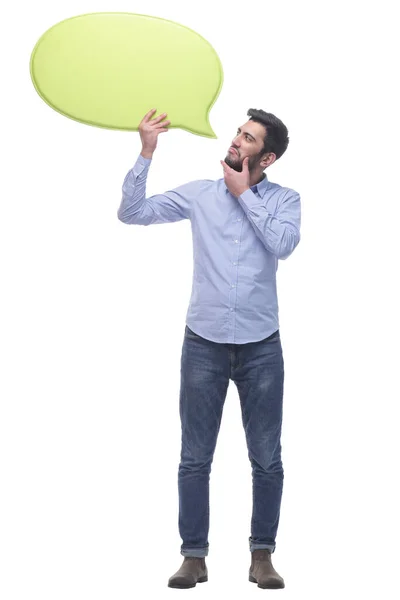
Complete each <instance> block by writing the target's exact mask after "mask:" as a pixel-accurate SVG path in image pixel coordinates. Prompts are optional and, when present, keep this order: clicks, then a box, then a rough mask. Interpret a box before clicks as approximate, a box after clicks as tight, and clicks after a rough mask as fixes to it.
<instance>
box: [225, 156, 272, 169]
mask: <svg viewBox="0 0 400 600" xmlns="http://www.w3.org/2000/svg"><path fill="white" fill-rule="evenodd" d="M262 155H263V151H261V152H259V153H258V154H256V155H255V156H251V157H250V158H249V162H248V164H247V167H248V169H249V172H250V173H251V171H252V170H253V169H254V167H255V166H256V164H257V162H258V161H259V159H260V158H261V156H262ZM243 160H244V159H243ZM243 160H241V159H240V158H239V156H238V155H237V154H232V153H230V152H228V154H227V155H226V157H225V162H226V164H227V165H228V167H231V169H233V170H234V171H237V172H238V173H241V172H242V171H243Z"/></svg>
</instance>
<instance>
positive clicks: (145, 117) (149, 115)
mask: <svg viewBox="0 0 400 600" xmlns="http://www.w3.org/2000/svg"><path fill="white" fill-rule="evenodd" d="M156 110H157V109H156V108H152V109H151V110H149V112H148V113H147V114H145V115H144V117H143V119H142V121H141V123H147V122H148V121H149V120H150V117H151V115H154V113H155V112H156Z"/></svg>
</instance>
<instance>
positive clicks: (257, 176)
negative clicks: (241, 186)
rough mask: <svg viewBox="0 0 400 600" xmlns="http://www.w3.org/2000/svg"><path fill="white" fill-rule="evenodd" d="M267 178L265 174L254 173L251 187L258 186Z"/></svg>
mask: <svg viewBox="0 0 400 600" xmlns="http://www.w3.org/2000/svg"><path fill="white" fill-rule="evenodd" d="M264 178H265V173H263V172H262V173H252V174H250V187H252V186H253V185H257V183H260V182H261V181H262V180H263V179H264Z"/></svg>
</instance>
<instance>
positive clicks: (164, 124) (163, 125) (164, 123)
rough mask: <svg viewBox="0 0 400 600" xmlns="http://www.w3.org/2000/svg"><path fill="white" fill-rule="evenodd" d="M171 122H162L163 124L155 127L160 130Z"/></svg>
mask: <svg viewBox="0 0 400 600" xmlns="http://www.w3.org/2000/svg"><path fill="white" fill-rule="evenodd" d="M170 124H171V121H162V123H158V124H157V127H154V129H159V128H160V127H165V126H166V125H170Z"/></svg>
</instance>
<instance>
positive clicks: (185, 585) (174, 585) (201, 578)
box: [168, 575, 208, 590]
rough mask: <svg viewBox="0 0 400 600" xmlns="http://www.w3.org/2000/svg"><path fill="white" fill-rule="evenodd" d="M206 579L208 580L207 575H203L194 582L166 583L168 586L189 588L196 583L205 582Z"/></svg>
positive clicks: (180, 588)
mask: <svg viewBox="0 0 400 600" xmlns="http://www.w3.org/2000/svg"><path fill="white" fill-rule="evenodd" d="M206 581H208V577H207V575H205V576H204V577H200V579H198V580H197V581H196V583H172V584H171V583H168V587H170V588H177V589H179V590H187V589H189V588H193V587H195V586H196V584H197V583H205V582H206Z"/></svg>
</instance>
